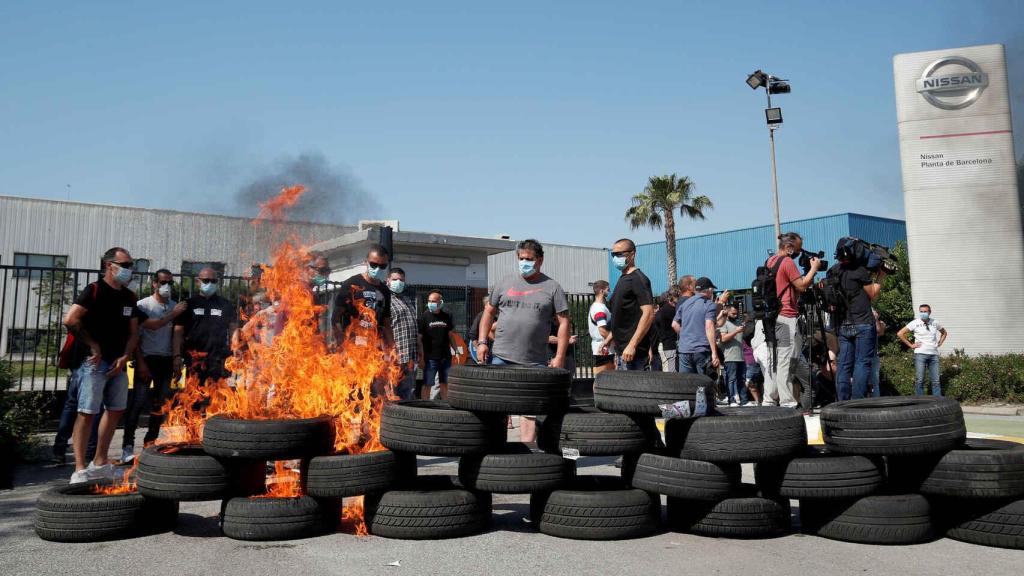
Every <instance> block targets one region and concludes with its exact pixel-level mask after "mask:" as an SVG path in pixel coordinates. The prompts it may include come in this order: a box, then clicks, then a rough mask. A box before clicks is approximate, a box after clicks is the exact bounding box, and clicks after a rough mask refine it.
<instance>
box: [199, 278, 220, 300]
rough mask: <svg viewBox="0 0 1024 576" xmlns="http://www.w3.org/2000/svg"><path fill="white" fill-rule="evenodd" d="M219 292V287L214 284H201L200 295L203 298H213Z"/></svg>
mask: <svg viewBox="0 0 1024 576" xmlns="http://www.w3.org/2000/svg"><path fill="white" fill-rule="evenodd" d="M216 292H217V285H216V284H214V283H213V282H202V281H200V283H199V293H200V294H202V295H203V296H213V294H214V293H216Z"/></svg>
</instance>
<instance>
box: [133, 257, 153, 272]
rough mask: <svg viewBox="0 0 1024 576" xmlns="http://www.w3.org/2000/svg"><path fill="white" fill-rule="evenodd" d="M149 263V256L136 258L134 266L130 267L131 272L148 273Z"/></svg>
mask: <svg viewBox="0 0 1024 576" xmlns="http://www.w3.org/2000/svg"><path fill="white" fill-rule="evenodd" d="M150 264H151V263H150V261H149V258H136V259H135V268H132V272H134V273H136V274H148V273H149V267H150Z"/></svg>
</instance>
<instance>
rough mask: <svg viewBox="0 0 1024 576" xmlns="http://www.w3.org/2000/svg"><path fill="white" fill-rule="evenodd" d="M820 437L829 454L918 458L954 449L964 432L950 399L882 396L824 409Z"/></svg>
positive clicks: (958, 411) (956, 405) (961, 417)
mask: <svg viewBox="0 0 1024 576" xmlns="http://www.w3.org/2000/svg"><path fill="white" fill-rule="evenodd" d="M821 434H822V437H823V438H824V440H825V446H827V447H828V449H829V450H832V451H833V452H841V453H843V454H864V455H880V456H918V455H924V454H941V453H943V452H947V451H949V450H953V449H954V448H958V447H959V446H960V445H961V444H963V442H964V439H965V438H966V437H967V429H966V427H965V426H964V414H963V411H962V410H961V409H960V404H959V403H958V402H957V401H956V400H954V399H952V398H944V397H941V396H915V397H913V398H902V397H882V398H863V399H860V400H847V401H844V402H836V403H835V404H830V405H828V406H826V407H825V408H823V409H822V410H821Z"/></svg>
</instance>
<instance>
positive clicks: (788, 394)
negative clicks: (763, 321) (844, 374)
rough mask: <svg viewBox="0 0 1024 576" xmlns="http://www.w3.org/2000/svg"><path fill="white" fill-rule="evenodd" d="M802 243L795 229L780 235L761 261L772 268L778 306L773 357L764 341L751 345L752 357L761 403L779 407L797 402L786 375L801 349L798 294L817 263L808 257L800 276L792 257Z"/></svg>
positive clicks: (807, 284)
mask: <svg viewBox="0 0 1024 576" xmlns="http://www.w3.org/2000/svg"><path fill="white" fill-rule="evenodd" d="M803 244H804V240H803V238H801V237H800V235H799V234H797V233H796V232H786V233H784V234H781V235H779V251H778V253H776V254H775V255H774V256H772V257H771V258H769V259H768V261H767V262H766V263H765V267H767V268H773V269H775V270H776V272H775V289H776V293H777V294H778V297H779V300H780V302H781V305H782V307H781V310H780V311H779V315H778V318H777V319H776V320H775V339H776V343H777V344H776V354H777V356H776V360H775V361H774V362H773V361H772V360H773V359H772V352H771V350H769V346H768V345H767V344H766V343H764V342H759V345H757V346H754V357H755V358H757V361H758V363H759V364H760V365H761V371H762V373H763V374H764V396H763V397H762V405H763V406H774V405H776V403H778V405H780V406H784V407H787V408H795V407H796V406H797V404H798V402H797V399H796V395H795V394H794V393H793V386H792V384H791V383H790V376H791V367H792V366H793V358H794V357H796V356H797V354H799V353H800V349H801V336H800V330H799V327H798V323H797V319H798V317H799V315H800V307H799V300H800V294H802V293H803V292H804V291H805V290H807V288H808V287H810V286H811V284H812V283H813V282H814V275H815V274H816V273H817V272H818V269H819V268H820V266H821V260H820V259H819V258H818V257H816V256H814V257H811V258H810V261H809V262H808V264H809V266H808V270H807V273H806V274H804V275H803V276H801V275H800V272H799V270H797V267H796V263H795V262H794V261H793V257H794V256H798V255H800V254H801V253H802V252H803ZM776 266H777V268H776Z"/></svg>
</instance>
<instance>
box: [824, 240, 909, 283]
mask: <svg viewBox="0 0 1024 576" xmlns="http://www.w3.org/2000/svg"><path fill="white" fill-rule="evenodd" d="M836 260H838V261H839V262H840V264H847V265H848V264H856V265H858V266H863V267H865V268H867V269H868V270H870V271H872V272H877V271H878V270H879V269H881V270H882V271H884V272H885V273H886V274H894V273H895V272H897V271H898V270H899V265H898V264H897V263H896V258H894V257H893V256H892V253H891V252H890V251H889V247H888V246H882V245H881V244H869V243H868V242H866V241H864V240H861V239H860V238H857V237H854V236H846V237H844V238H840V239H839V242H838V243H837V244H836Z"/></svg>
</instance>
